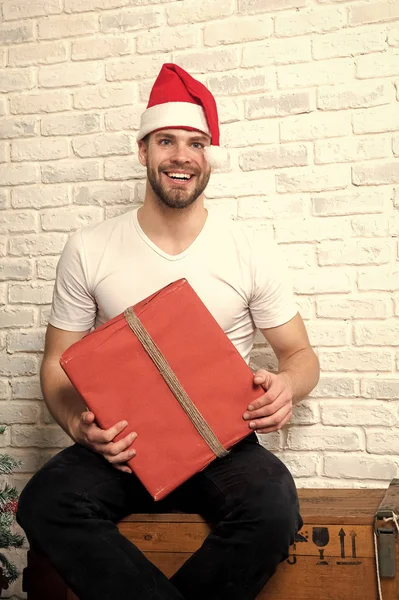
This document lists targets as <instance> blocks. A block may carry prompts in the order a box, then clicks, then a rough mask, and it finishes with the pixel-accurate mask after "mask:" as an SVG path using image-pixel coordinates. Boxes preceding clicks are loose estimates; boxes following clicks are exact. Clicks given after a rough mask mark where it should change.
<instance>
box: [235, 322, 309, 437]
mask: <svg viewBox="0 0 399 600" xmlns="http://www.w3.org/2000/svg"><path fill="white" fill-rule="evenodd" d="M261 331H262V333H263V335H264V336H265V338H266V339H267V341H268V342H269V344H270V345H271V347H272V348H273V350H274V352H275V354H276V356H277V359H278V365H279V369H278V373H270V372H269V371H265V370H264V369H260V370H259V371H257V372H256V373H255V375H254V382H255V383H256V384H258V385H261V386H262V387H263V388H264V390H265V394H263V396H261V397H260V398H258V399H257V400H255V401H254V402H252V403H251V404H250V405H249V406H248V409H247V411H246V412H245V413H244V415H243V418H244V419H245V420H247V421H249V427H250V429H254V430H256V431H258V432H259V433H270V432H271V431H276V430H278V429H281V428H282V427H284V425H286V424H287V423H288V422H289V420H290V418H291V415H292V406H293V404H294V403H295V402H299V401H300V400H302V398H304V397H305V396H307V395H308V394H309V392H310V391H311V390H312V389H313V388H314V387H315V385H316V384H317V382H318V379H319V361H318V358H317V356H316V354H315V353H314V351H313V350H312V348H311V346H310V343H309V338H308V335H307V333H306V329H305V326H304V324H303V321H302V318H301V316H300V315H299V314H297V315H296V316H295V317H293V318H292V319H291V320H290V321H288V323H285V324H284V325H280V326H279V327H271V328H270V329H261Z"/></svg>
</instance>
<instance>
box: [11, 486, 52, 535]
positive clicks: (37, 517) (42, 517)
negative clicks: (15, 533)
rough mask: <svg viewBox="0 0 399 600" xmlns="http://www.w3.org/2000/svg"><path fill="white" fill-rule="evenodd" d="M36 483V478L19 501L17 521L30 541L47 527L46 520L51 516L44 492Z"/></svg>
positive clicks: (24, 490)
mask: <svg viewBox="0 0 399 600" xmlns="http://www.w3.org/2000/svg"><path fill="white" fill-rule="evenodd" d="M39 488H40V486H39V485H37V483H36V481H35V476H34V477H33V478H32V479H31V480H30V481H29V482H28V484H27V485H26V487H25V488H24V489H23V490H22V492H21V494H20V497H19V500H18V508H17V514H16V519H17V523H18V524H19V525H20V526H21V527H22V529H23V530H24V531H25V533H26V535H27V537H28V538H29V539H32V538H35V537H36V535H35V534H36V532H40V531H41V530H42V529H43V527H45V525H46V518H47V517H48V516H49V514H51V511H50V508H49V506H48V505H47V501H46V498H45V497H44V493H43V491H41V490H40V489H39Z"/></svg>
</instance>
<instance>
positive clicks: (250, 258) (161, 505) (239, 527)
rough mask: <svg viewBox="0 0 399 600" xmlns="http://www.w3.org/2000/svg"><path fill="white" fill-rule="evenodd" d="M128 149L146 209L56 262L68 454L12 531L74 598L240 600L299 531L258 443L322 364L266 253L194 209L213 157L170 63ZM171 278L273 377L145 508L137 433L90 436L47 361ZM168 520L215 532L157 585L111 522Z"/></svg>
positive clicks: (192, 101) (205, 101) (266, 246)
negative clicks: (135, 517)
mask: <svg viewBox="0 0 399 600" xmlns="http://www.w3.org/2000/svg"><path fill="white" fill-rule="evenodd" d="M138 142H139V159H140V162H141V163H142V164H143V165H144V166H145V167H146V168H147V188H146V195H145V201H144V205H143V206H142V207H141V208H140V209H139V210H138V211H136V210H135V211H132V212H130V213H127V214H125V215H122V216H119V217H116V218H114V219H110V220H108V221H105V222H103V223H100V224H98V225H96V226H90V227H86V228H84V229H83V230H81V231H80V232H77V233H76V234H75V235H73V236H72V237H71V239H70V241H69V242H68V244H67V246H66V248H65V249H64V252H63V255H62V257H61V259H60V263H59V266H58V272H57V280H56V285H55V290H54V298H53V306H52V312H51V316H50V319H49V326H48V330H47V335H46V345H45V353H44V359H43V365H42V370H41V382H42V389H43V395H44V398H45V401H46V403H47V406H48V407H49V410H50V412H51V413H52V415H53V416H54V418H55V419H56V421H57V422H58V423H59V424H60V426H61V427H62V428H63V429H64V430H65V431H66V432H67V433H68V434H69V435H70V437H71V438H72V440H74V441H75V444H74V445H73V446H71V447H70V448H67V449H65V450H63V451H62V452H61V453H60V454H58V455H57V456H55V457H54V458H53V459H52V460H50V461H49V463H47V465H45V466H44V467H43V468H42V470H41V471H39V473H37V474H36V475H35V476H34V477H33V479H32V480H31V481H30V482H29V484H28V485H27V487H26V488H25V490H24V491H23V493H22V495H21V499H20V504H19V512H18V519H19V522H20V524H21V525H22V527H23V528H24V529H25V531H26V534H27V536H28V539H29V541H30V542H31V543H32V544H35V545H36V546H38V547H39V548H40V549H41V550H42V551H43V552H44V553H45V554H46V555H47V556H48V557H49V559H50V560H51V562H52V563H53V565H54V566H55V567H56V569H57V570H58V571H59V572H60V574H61V575H62V577H63V578H64V579H65V581H66V582H67V583H68V584H69V586H70V587H71V588H72V589H73V591H74V592H75V593H76V594H77V595H78V597H79V598H80V600H109V599H111V598H112V599H115V600H124V599H131V600H133V599H134V600H150V599H151V600H155V599H159V600H161V599H162V600H183V599H185V600H200V599H201V600H252V599H254V598H255V596H256V595H257V594H258V592H259V591H260V590H261V589H262V587H263V586H264V584H265V582H266V581H267V580H268V578H269V577H270V576H271V575H272V574H273V573H274V571H275V569H276V567H277V566H278V564H279V563H280V562H281V561H282V560H284V559H285V558H286V557H287V555H288V547H289V544H290V543H291V542H292V541H293V537H294V534H295V533H296V531H297V530H298V528H299V527H300V526H301V524H302V522H301V518H300V515H299V512H298V500H297V494H296V489H295V485H294V483H293V480H292V477H291V475H290V474H289V472H288V470H287V469H286V467H285V466H284V465H283V464H282V463H281V461H279V460H278V459H277V458H276V457H275V456H273V455H272V454H271V453H270V452H268V451H267V450H265V449H264V448H263V447H262V446H260V444H259V443H258V441H257V437H256V434H255V432H260V433H268V432H272V431H276V430H278V429H281V427H283V426H284V425H285V424H287V423H288V422H289V419H290V417H291V412H292V405H293V403H294V402H296V401H298V400H300V399H301V398H303V397H304V396H305V395H307V394H308V393H309V391H310V390H311V389H312V388H313V387H314V386H315V384H316V383H317V379H318V372H319V371H318V361H317V358H316V356H315V354H314V352H313V350H312V349H311V348H310V345H309V341H308V337H307V334H306V331H305V327H304V325H303V322H302V319H301V317H300V316H299V314H298V313H297V310H296V307H295V303H294V301H293V296H292V292H291V290H290V287H289V284H288V283H287V278H286V273H285V267H284V263H283V261H282V260H281V258H280V254H279V250H278V247H277V246H276V245H275V243H274V242H273V241H266V240H265V239H264V236H263V234H261V233H259V232H258V233H253V232H252V233H251V232H248V230H247V228H246V227H244V226H242V225H241V224H240V223H234V222H232V223H220V222H219V221H218V220H217V219H215V218H213V217H212V216H211V215H208V213H207V210H206V209H205V208H204V201H203V192H204V190H205V188H206V185H207V183H208V180H209V177H210V172H211V168H210V165H209V161H210V160H211V159H210V158H209V155H210V154H212V152H213V154H215V152H216V154H217V150H218V148H217V146H218V144H219V129H218V119H217V111H216V105H215V102H214V99H213V97H212V95H211V94H210V92H209V91H208V90H207V89H206V88H205V87H204V86H203V85H202V84H200V83H199V82H197V81H195V80H194V79H193V78H191V77H190V76H189V75H188V74H187V73H186V72H185V71H183V70H182V69H180V68H179V67H177V66H176V65H170V64H168V65H164V67H163V68H162V70H161V73H160V75H159V77H158V79H157V81H156V82H155V84H154V87H153V90H152V92H151V96H150V101H149V105H148V108H147V110H146V111H145V112H144V114H143V117H142V122H141V128H140V132H139V135H138ZM211 143H212V146H213V148H211V147H210V146H211ZM215 147H216V148H215ZM180 277H187V279H188V280H189V282H190V284H191V285H192V286H193V288H194V289H195V291H196V292H197V293H198V295H199V296H200V297H201V298H202V300H203V302H204V303H205V304H206V305H207V307H208V308H209V310H210V311H211V313H212V314H213V315H214V317H215V318H216V320H217V321H218V322H219V324H220V325H221V326H222V327H223V329H224V330H225V332H226V334H227V335H228V336H229V337H230V339H231V340H232V342H233V343H234V344H235V345H236V347H237V349H238V350H239V351H240V352H241V354H242V356H243V357H244V358H245V359H246V360H248V358H249V353H250V351H251V348H252V344H253V339H254V335H255V331H256V327H258V328H260V329H261V331H262V333H263V334H264V336H265V338H266V339H267V340H268V342H269V343H270V345H271V347H272V348H273V350H274V352H275V353H276V355H277V358H278V361H279V372H278V373H277V374H273V373H269V372H267V371H264V370H260V371H258V372H257V373H256V374H255V376H254V380H255V382H256V383H257V384H261V385H262V386H263V387H264V389H265V394H264V395H263V396H261V397H260V398H259V399H258V400H256V402H253V404H252V405H250V406H248V409H247V410H246V411H245V413H244V414H243V419H245V420H246V421H247V422H248V431H249V432H251V431H252V433H250V435H249V436H248V437H247V438H245V439H244V440H243V441H242V442H240V443H239V444H237V445H236V446H235V447H234V449H233V450H232V451H231V453H230V454H229V455H228V456H227V457H226V458H223V459H218V460H215V461H214V462H213V463H212V464H211V465H209V466H208V467H207V468H206V469H205V470H204V471H202V472H201V473H198V474H197V475H195V476H194V477H193V478H191V479H190V480H189V481H187V482H186V483H184V484H183V485H182V486H180V487H179V488H178V489H177V490H176V491H174V492H172V494H170V496H168V497H167V498H166V499H165V500H163V501H161V502H158V503H156V504H155V503H154V502H153V500H152V498H151V497H150V496H149V494H148V493H147V492H146V490H145V489H144V487H143V486H142V485H141V483H140V482H139V481H138V480H137V478H136V477H135V475H134V474H132V473H131V470H130V468H129V467H128V465H127V464H126V461H127V460H129V459H130V458H132V457H134V455H135V449H134V441H135V439H136V437H137V434H136V433H134V434H130V435H129V436H125V437H124V438H122V439H120V440H119V441H118V442H114V441H113V440H114V438H115V437H116V435H117V434H119V433H120V432H122V431H123V430H124V428H125V427H126V423H125V422H118V423H115V425H114V426H113V427H111V428H110V429H108V430H102V429H100V428H99V427H98V426H97V424H96V421H95V418H96V417H95V414H93V413H92V412H90V411H85V407H84V405H83V403H82V400H81V398H80V396H79V395H78V394H77V392H76V391H75V390H74V389H73V387H72V386H71V384H70V383H69V381H68V379H67V378H66V376H65V374H64V373H63V371H62V369H61V367H60V365H59V358H60V356H61V354H62V353H63V351H64V350H65V349H66V348H68V347H69V346H70V345H71V344H72V343H73V342H76V341H77V340H79V339H81V338H82V337H83V336H84V335H86V334H87V333H88V332H89V331H90V329H91V328H92V327H93V326H94V327H96V326H98V325H99V324H101V323H103V322H105V321H107V320H108V319H110V318H112V317H114V316H115V315H117V314H119V313H121V312H122V311H123V310H124V309H125V308H126V307H127V306H130V305H132V304H135V303H136V302H138V301H139V300H141V299H143V298H145V297H147V296H148V295H150V294H151V293H153V292H155V291H156V290H158V289H160V288H161V287H163V286H164V285H167V284H168V283H170V282H172V281H174V280H176V279H179V278H180ZM182 352H183V349H182ZM220 377H222V378H224V377H225V378H231V377H234V373H231V372H228V371H227V372H223V373H220ZM220 401H226V400H225V399H223V400H222V399H221V400H220ZM154 444H157V440H156V439H154ZM159 452H162V448H159ZM171 508H174V509H179V510H183V511H187V512H199V513H201V514H203V515H205V516H206V517H208V518H210V519H211V521H212V522H214V523H215V524H216V525H215V528H214V530H213V532H212V533H211V534H210V535H209V537H208V538H207V540H206V541H205V543H204V544H203V546H202V547H201V548H200V549H199V550H198V551H197V552H196V553H195V554H194V555H193V556H192V557H191V558H190V559H189V560H188V561H187V562H186V563H185V565H183V567H182V568H181V569H180V570H179V571H178V572H177V573H176V574H175V575H174V576H173V577H172V579H171V580H170V581H169V580H168V579H166V577H164V576H163V575H162V574H161V573H160V572H159V571H158V570H157V569H156V568H155V567H154V566H153V565H152V564H151V563H150V562H149V561H148V560H147V559H146V558H145V557H144V556H143V555H142V554H141V553H140V552H139V550H138V549H137V548H136V547H135V546H134V545H133V544H131V543H130V542H128V541H127V540H126V539H125V538H124V537H123V536H121V535H120V534H119V532H118V530H117V527H116V526H115V523H116V522H117V521H118V520H120V519H121V518H122V517H124V516H126V515H127V514H129V513H132V512H152V511H157V512H159V511H162V510H168V509H171Z"/></svg>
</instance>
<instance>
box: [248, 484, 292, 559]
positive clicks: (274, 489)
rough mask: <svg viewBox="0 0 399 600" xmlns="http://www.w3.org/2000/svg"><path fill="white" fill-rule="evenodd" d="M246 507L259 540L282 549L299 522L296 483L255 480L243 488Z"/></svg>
mask: <svg viewBox="0 0 399 600" xmlns="http://www.w3.org/2000/svg"><path fill="white" fill-rule="evenodd" d="M245 507H246V511H245V512H246V515H247V517H249V520H250V521H252V523H253V532H254V538H255V539H256V540H258V543H259V544H260V545H261V546H262V547H264V546H265V545H266V546H267V547H269V548H270V546H273V547H275V548H278V549H280V550H281V552H283V553H285V552H286V551H287V550H288V547H289V546H290V544H292V543H293V542H294V538H295V534H296V532H297V531H298V529H299V528H300V526H301V524H302V521H301V517H300V514H299V503H298V497H297V494H296V490H295V486H294V487H292V486H291V485H285V484H284V483H282V482H280V483H279V484H278V485H270V482H267V484H266V482H265V484H262V483H260V484H259V482H257V483H256V484H255V485H254V486H249V488H247V490H246V500H245Z"/></svg>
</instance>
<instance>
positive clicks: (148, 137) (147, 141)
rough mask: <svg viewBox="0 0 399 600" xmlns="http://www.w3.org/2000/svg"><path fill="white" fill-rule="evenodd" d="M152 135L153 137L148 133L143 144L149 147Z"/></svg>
mask: <svg viewBox="0 0 399 600" xmlns="http://www.w3.org/2000/svg"><path fill="white" fill-rule="evenodd" d="M150 135H151V134H150V133H147V135H145V136H144V137H143V139H142V140H141V141H142V142H144V143H145V145H146V146H148V143H149V141H150Z"/></svg>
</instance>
